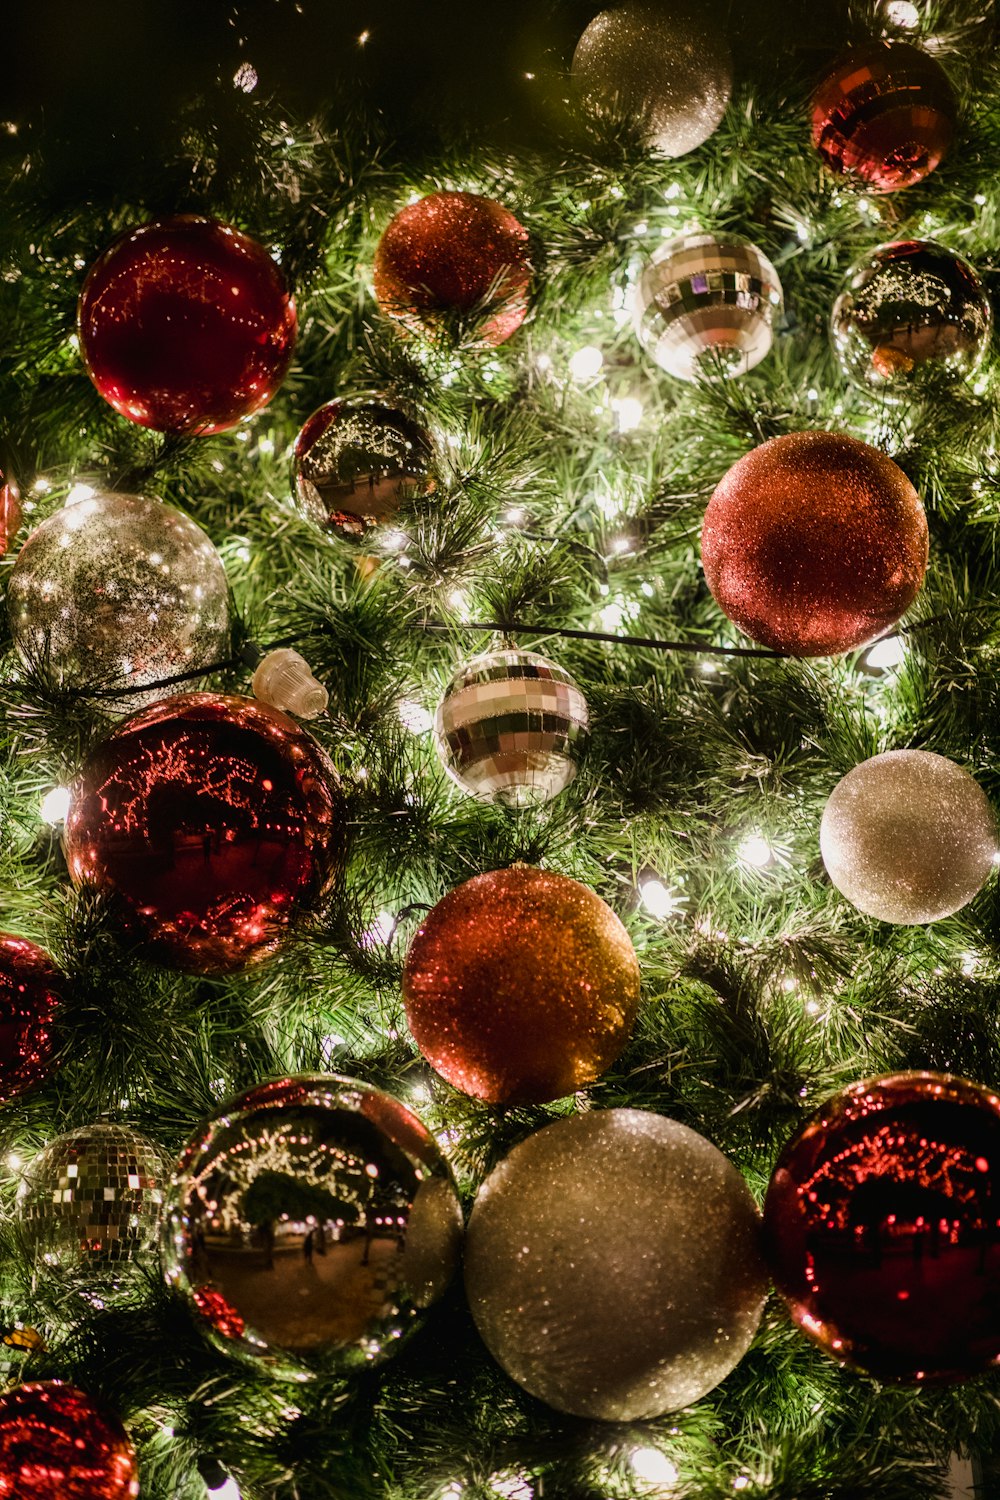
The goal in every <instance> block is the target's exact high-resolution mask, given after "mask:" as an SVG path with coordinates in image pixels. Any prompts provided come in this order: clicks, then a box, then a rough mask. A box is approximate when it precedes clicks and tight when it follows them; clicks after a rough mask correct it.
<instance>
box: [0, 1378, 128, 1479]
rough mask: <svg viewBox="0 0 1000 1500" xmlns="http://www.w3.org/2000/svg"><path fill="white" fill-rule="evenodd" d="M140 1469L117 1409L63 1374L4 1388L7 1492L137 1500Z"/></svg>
mask: <svg viewBox="0 0 1000 1500" xmlns="http://www.w3.org/2000/svg"><path fill="white" fill-rule="evenodd" d="M138 1493H139V1469H138V1465H137V1463H136V1457H135V1450H134V1448H133V1447H132V1444H131V1443H130V1442H129V1439H128V1434H127V1433H126V1431H125V1429H124V1427H123V1426H122V1424H121V1423H120V1422H119V1420H118V1418H117V1417H116V1416H115V1415H114V1413H113V1412H110V1411H108V1410H107V1408H106V1407H104V1406H102V1405H101V1404H100V1402H97V1401H95V1400H94V1398H93V1397H92V1396H88V1395H87V1394H86V1392H85V1391H81V1390H78V1389H77V1387H76V1386H73V1385H67V1384H66V1383H65V1382H64V1381H62V1380H45V1381H38V1382H37V1383H36V1384H32V1385H19V1386H15V1387H14V1389H13V1390H10V1391H5V1392H4V1394H3V1395H2V1396H0V1500H135V1497H136V1496H137V1495H138Z"/></svg>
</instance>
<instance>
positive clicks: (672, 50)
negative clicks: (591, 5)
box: [570, 0, 733, 156]
mask: <svg viewBox="0 0 1000 1500" xmlns="http://www.w3.org/2000/svg"><path fill="white" fill-rule="evenodd" d="M570 71H571V74H572V77H573V81H574V83H575V84H576V86H577V89H578V90H579V93H580V95H581V97H582V99H583V102H584V104H585V106H586V108H587V109H588V110H590V112H591V113H592V114H595V115H607V116H610V117H611V118H612V119H621V118H623V117H624V118H627V119H629V120H631V121H632V122H633V123H634V124H635V125H636V126H637V128H638V129H639V131H640V133H641V136H642V139H643V141H644V142H645V143H646V145H647V146H649V147H650V148H651V149H652V150H656V151H661V152H662V153H663V154H664V155H665V156H684V155H685V154H686V153H687V152H688V151H693V150H694V149H695V147H696V146H700V145H701V144H702V142H703V141H707V140H708V138H709V136H710V135H711V134H712V133H713V131H714V130H715V129H716V128H717V126H718V124H719V122H720V121H721V119H722V117H723V115H724V114H725V112H726V106H727V104H728V103H729V98H730V95H731V93H732V88H733V60H732V54H731V52H730V50H729V43H728V42H727V41H726V38H725V37H724V36H723V34H722V32H721V31H720V30H719V29H718V28H717V27H716V26H715V25H714V24H713V23H712V22H711V21H710V20H709V19H708V17H707V16H706V14H705V12H704V9H703V8H702V9H700V10H697V11H696V10H694V9H693V8H689V7H688V6H686V5H684V4H683V0H682V3H681V4H679V5H677V6H675V7H673V8H672V9H671V10H670V11H669V12H664V11H661V10H655V9H653V8H652V7H651V6H646V5H619V6H614V7H613V8H612V9H611V10H602V11H601V12H600V14H599V15H597V16H595V17H594V19H593V20H592V21H591V23H590V25H589V26H588V27H587V29H586V30H585V31H584V33H583V35H582V36H581V38H580V40H579V42H578V43H577V46H576V51H575V52H574V54H573V62H572V66H571V70H570Z"/></svg>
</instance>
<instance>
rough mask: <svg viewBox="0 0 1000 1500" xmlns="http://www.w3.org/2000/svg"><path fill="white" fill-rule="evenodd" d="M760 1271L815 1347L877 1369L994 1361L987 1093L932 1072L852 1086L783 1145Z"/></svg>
mask: <svg viewBox="0 0 1000 1500" xmlns="http://www.w3.org/2000/svg"><path fill="white" fill-rule="evenodd" d="M764 1232H765V1240H766V1250H767V1255H768V1258H769V1261H770V1266H771V1271H772V1274H773V1276H774V1280H775V1282H776V1283H777V1286H778V1289H779V1290H780V1291H781V1292H782V1294H783V1295H784V1297H785V1298H786V1299H787V1301H788V1305H789V1308H790V1310H791V1314H792V1317H793V1318H794V1319H795V1322H796V1323H797V1324H798V1326H799V1327H800V1328H801V1329H802V1331H803V1332H804V1333H805V1334H807V1335H808V1336H809V1338H811V1339H812V1340H814V1342H815V1343H817V1344H819V1346H820V1348H821V1349H823V1350H824V1351H825V1352H826V1353H827V1354H830V1355H832V1356H833V1357H834V1358H835V1359H838V1360H841V1361H842V1362H844V1363H845V1364H850V1365H853V1366H855V1367H856V1368H858V1369H860V1370H864V1371H866V1372H867V1373H868V1374H869V1375H874V1376H876V1377H877V1378H878V1379H879V1380H885V1381H900V1382H904V1381H905V1382H910V1381H939V1382H940V1381H956V1380H964V1379H966V1378H967V1377H969V1376H971V1375H976V1374H979V1373H980V1372H981V1371H983V1370H986V1369H989V1368H990V1367H991V1366H994V1365H996V1364H997V1363H998V1362H1000V1099H998V1098H997V1096H996V1094H994V1093H993V1092H991V1091H990V1090H988V1089H985V1088H982V1087H980V1085H978V1084H975V1083H969V1082H967V1081H966V1080H965V1079H963V1078H952V1077H949V1076H948V1075H947V1074H943V1073H898V1074H895V1075H894V1076H892V1077H888V1078H875V1079H870V1080H869V1081H867V1082H864V1083H856V1084H853V1085H852V1086H851V1087H850V1088H848V1089H845V1090H844V1092H843V1093H841V1094H837V1095H836V1096H835V1097H834V1098H833V1099H830V1100H829V1101H828V1102H827V1103H826V1104H825V1105H823V1107H822V1108H821V1109H819V1110H817V1112H816V1113H815V1114H814V1115H813V1116H812V1118H811V1119H810V1120H808V1121H807V1122H806V1124H805V1125H804V1126H803V1127H802V1128H801V1129H800V1130H799V1132H798V1134H797V1135H796V1136H794V1137H793V1139H792V1140H791V1141H790V1142H789V1143H788V1145H787V1146H786V1147H785V1149H784V1151H783V1152H782V1154H781V1156H780V1158H779V1160H778V1164H777V1166H776V1167H775V1169H774V1175H773V1176H772V1178H771V1184H770V1187H769V1188H768V1191H767V1199H766V1202H765V1205H764Z"/></svg>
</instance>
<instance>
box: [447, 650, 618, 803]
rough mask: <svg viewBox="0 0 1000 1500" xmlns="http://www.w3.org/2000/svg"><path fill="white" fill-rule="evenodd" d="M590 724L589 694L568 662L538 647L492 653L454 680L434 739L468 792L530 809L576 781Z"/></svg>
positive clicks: (455, 778)
mask: <svg viewBox="0 0 1000 1500" xmlns="http://www.w3.org/2000/svg"><path fill="white" fill-rule="evenodd" d="M588 724H589V715H588V710H587V700H586V699H585V698H584V696H583V693H582V692H581V691H580V689H579V688H578V687H577V685H576V683H575V682H574V681H573V679H572V677H571V676H570V675H569V673H568V672H566V671H564V670H563V668H562V667H559V666H557V665H556V664H555V662H551V661H548V660H547V659H546V658H545V657H544V656H539V655H537V653H536V652H534V651H516V650H508V651H490V652H488V653H487V654H486V655H484V656H476V657H474V658H473V659H472V661H470V662H468V663H466V665H465V666H464V667H460V668H459V670H458V671H457V672H456V673H455V676H454V677H453V678H452V679H451V682H450V683H449V684H448V686H447V688H446V689H445V693H444V697H443V698H442V699H441V702H440V703H439V704H438V709H437V714H436V715H435V718H434V743H435V745H436V746H437V751H438V755H439V756H440V757H441V762H442V764H443V766H444V768H445V770H446V771H447V772H448V775H449V776H450V777H451V778H452V780H453V781H456V782H457V783H458V785H459V786H460V787H461V788H462V790H463V791H464V792H468V793H469V794H470V795H471V796H473V797H478V798H479V799H480V800H481V801H484V802H502V803H505V804H506V806H508V807H525V806H528V805H529V804H532V803H540V802H549V801H551V799H552V798H553V797H557V796H558V795H559V793H560V792H561V791H563V790H564V788H566V787H567V786H569V784H570V782H571V781H572V780H573V777H574V776H575V775H576V769H577V762H578V760H579V758H580V756H581V754H582V753H583V750H584V749H585V747H586V744H587V740H588V737H589V728H588Z"/></svg>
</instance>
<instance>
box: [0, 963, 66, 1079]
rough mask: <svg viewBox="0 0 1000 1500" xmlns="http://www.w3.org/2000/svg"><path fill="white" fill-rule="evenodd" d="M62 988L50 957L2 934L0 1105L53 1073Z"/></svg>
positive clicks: (0, 970) (0, 966)
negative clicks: (57, 1016)
mask: <svg viewBox="0 0 1000 1500" xmlns="http://www.w3.org/2000/svg"><path fill="white" fill-rule="evenodd" d="M61 989H62V980H61V978H60V975H59V973H58V971H57V969H56V967H55V965H54V964H53V962H52V960H51V958H50V957H49V955H48V954H47V953H45V952H43V951H42V949H41V948H37V947H36V946H35V944H34V943H29V942H28V940H27V938H20V937H11V936H9V935H8V934H7V933H0V1104H6V1103H7V1101H8V1099H15V1098H16V1097H17V1096H18V1094H23V1093H25V1091H26V1090H27V1089H30V1088H34V1086H35V1084H37V1083H41V1082H42V1080H43V1079H44V1078H45V1077H47V1075H48V1073H49V1072H50V1071H51V1068H52V1060H53V1055H54V1053H55V1018H56V1013H57V1011H58V1009H59V1006H60V1004H61V1000H62V995H61Z"/></svg>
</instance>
